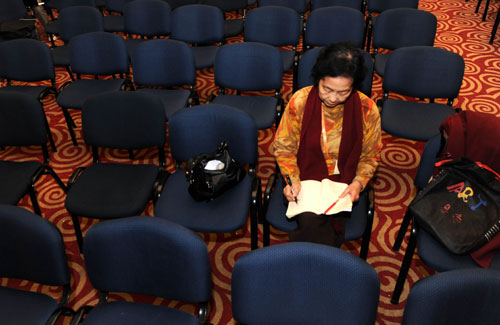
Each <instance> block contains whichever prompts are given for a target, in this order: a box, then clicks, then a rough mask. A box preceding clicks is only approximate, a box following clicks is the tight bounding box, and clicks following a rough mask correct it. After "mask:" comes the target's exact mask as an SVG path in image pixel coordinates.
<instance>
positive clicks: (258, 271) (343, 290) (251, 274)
mask: <svg viewBox="0 0 500 325" xmlns="http://www.w3.org/2000/svg"><path fill="white" fill-rule="evenodd" d="M231 278H232V279H231V303H232V311H233V315H234V318H235V319H236V321H238V322H241V323H244V324H249V325H252V324H374V323H375V318H376V314H377V305H378V300H379V293H380V281H379V278H378V276H377V273H376V272H375V269H374V268H373V267H372V266H370V265H369V264H367V263H366V262H365V261H363V260H361V259H360V258H359V257H357V256H354V255H352V254H350V253H347V252H344V251H342V250H340V249H338V248H334V247H329V246H326V245H320V244H313V243H299V242H296V243H285V244H279V245H273V246H271V247H264V248H262V249H259V250H256V251H252V252H250V253H247V254H245V255H243V256H242V257H240V258H239V259H238V260H237V261H236V263H235V265H234V268H233V272H232V276H231Z"/></svg>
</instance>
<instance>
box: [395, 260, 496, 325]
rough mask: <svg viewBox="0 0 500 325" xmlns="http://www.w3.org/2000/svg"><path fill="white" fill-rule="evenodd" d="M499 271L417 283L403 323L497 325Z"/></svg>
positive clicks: (478, 270) (458, 272)
mask: <svg viewBox="0 0 500 325" xmlns="http://www.w3.org/2000/svg"><path fill="white" fill-rule="evenodd" d="M499 296H500V272H499V271H498V270H492V269H481V268H476V269H464V270H454V271H448V272H443V273H439V274H435V275H432V276H429V277H426V278H423V279H421V280H419V281H417V282H416V283H415V284H414V285H413V287H412V288H411V290H410V294H409V296H408V300H407V301H406V305H405V309H404V314H403V321H402V324H405V325H412V324H485V325H486V324H488V325H493V324H498V320H499V319H500V300H499V299H498V297H499Z"/></svg>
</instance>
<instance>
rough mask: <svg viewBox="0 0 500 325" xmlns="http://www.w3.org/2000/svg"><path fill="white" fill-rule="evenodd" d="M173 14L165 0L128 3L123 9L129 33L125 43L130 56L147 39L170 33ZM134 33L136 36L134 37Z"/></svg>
mask: <svg viewBox="0 0 500 325" xmlns="http://www.w3.org/2000/svg"><path fill="white" fill-rule="evenodd" d="M171 16H172V13H171V10H170V6H169V5H168V3H167V2H165V1H161V0H141V1H132V2H129V3H127V4H126V5H125V7H124V9H123V19H124V24H125V31H126V32H127V35H128V37H127V39H126V40H125V45H126V46H127V53H128V54H129V57H130V55H131V54H132V52H133V51H134V49H135V48H136V47H137V46H138V45H139V44H141V43H142V42H144V40H145V39H152V38H159V37H162V36H168V35H170V29H171V28H170V25H171V19H172V17H171ZM132 35H135V36H136V37H135V38H133V37H132Z"/></svg>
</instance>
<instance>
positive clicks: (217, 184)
mask: <svg viewBox="0 0 500 325" xmlns="http://www.w3.org/2000/svg"><path fill="white" fill-rule="evenodd" d="M210 161H220V162H222V163H223V164H224V165H223V167H222V169H214V170H208V169H206V166H207V163H208V162H210ZM245 175H246V173H245V169H243V167H241V166H240V165H239V164H238V163H237V162H236V161H235V160H234V159H232V158H231V156H230V155H229V151H228V145H227V143H226V141H223V142H222V143H221V144H220V145H219V148H218V149H217V150H216V151H215V152H213V153H210V154H200V155H198V156H196V157H193V158H190V159H189V160H188V161H187V166H186V179H187V180H188V182H189V187H188V191H189V194H191V196H192V197H193V198H194V199H195V200H196V201H204V200H207V201H208V200H212V199H214V198H216V197H217V196H219V195H221V194H222V193H223V192H224V191H226V190H227V189H229V188H230V187H232V186H234V185H236V184H238V183H239V182H240V181H241V180H242V179H243V177H245Z"/></svg>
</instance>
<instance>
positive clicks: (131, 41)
mask: <svg viewBox="0 0 500 325" xmlns="http://www.w3.org/2000/svg"><path fill="white" fill-rule="evenodd" d="M144 41H146V40H145V39H142V38H127V39H126V40H125V46H126V47H127V53H128V56H129V57H130V55H132V52H134V50H135V49H136V48H137V47H138V46H139V45H140V44H141V43H143V42H144Z"/></svg>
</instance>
